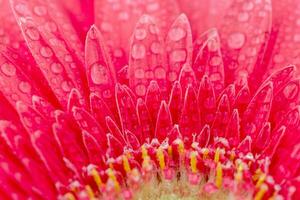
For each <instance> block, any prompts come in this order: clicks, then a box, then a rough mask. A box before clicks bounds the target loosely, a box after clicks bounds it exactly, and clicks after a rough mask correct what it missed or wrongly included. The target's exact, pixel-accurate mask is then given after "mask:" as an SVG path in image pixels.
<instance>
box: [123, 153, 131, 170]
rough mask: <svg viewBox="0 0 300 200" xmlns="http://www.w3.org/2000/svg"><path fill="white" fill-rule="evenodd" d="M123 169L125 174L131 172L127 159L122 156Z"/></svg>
mask: <svg viewBox="0 0 300 200" xmlns="http://www.w3.org/2000/svg"><path fill="white" fill-rule="evenodd" d="M123 168H124V170H125V172H126V173H128V172H130V171H131V168H130V164H129V161H128V158H127V156H125V155H124V156H123Z"/></svg>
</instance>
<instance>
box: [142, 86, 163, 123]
mask: <svg viewBox="0 0 300 200" xmlns="http://www.w3.org/2000/svg"><path fill="white" fill-rule="evenodd" d="M145 99H146V105H147V108H148V110H149V113H150V115H151V119H152V121H153V122H154V121H156V118H157V113H158V110H159V107H160V103H161V100H162V97H161V93H160V88H159V86H158V84H157V82H156V81H151V82H150V85H149V87H148V89H147V94H146V98H145Z"/></svg>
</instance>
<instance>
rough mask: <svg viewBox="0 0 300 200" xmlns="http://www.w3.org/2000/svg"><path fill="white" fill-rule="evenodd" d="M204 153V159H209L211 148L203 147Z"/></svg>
mask: <svg viewBox="0 0 300 200" xmlns="http://www.w3.org/2000/svg"><path fill="white" fill-rule="evenodd" d="M202 153H203V160H205V159H207V158H208V154H209V149H208V148H203V149H202Z"/></svg>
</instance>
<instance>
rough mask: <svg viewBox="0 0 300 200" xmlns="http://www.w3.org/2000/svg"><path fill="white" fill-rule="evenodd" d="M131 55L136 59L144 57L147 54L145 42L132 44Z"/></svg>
mask: <svg viewBox="0 0 300 200" xmlns="http://www.w3.org/2000/svg"><path fill="white" fill-rule="evenodd" d="M131 55H132V57H133V58H134V59H141V58H144V57H145V55H146V48H145V46H144V45H143V44H134V45H133V46H132V50H131Z"/></svg>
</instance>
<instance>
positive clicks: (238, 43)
mask: <svg viewBox="0 0 300 200" xmlns="http://www.w3.org/2000/svg"><path fill="white" fill-rule="evenodd" d="M245 41H246V36H245V34H243V33H240V32H235V33H232V34H231V35H230V36H229V37H228V41H227V43H228V46H229V47H230V48H232V49H240V48H242V47H243V45H244V44H245Z"/></svg>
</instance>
